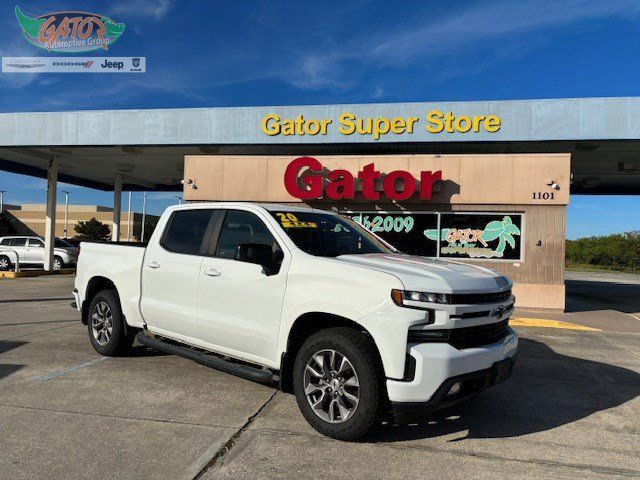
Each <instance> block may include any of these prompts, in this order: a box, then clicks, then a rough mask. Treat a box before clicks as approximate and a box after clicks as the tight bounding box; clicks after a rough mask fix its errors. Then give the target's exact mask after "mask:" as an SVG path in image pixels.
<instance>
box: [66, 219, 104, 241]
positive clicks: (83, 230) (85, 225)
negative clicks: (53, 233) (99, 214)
mask: <svg viewBox="0 0 640 480" xmlns="http://www.w3.org/2000/svg"><path fill="white" fill-rule="evenodd" d="M73 228H74V230H75V231H76V233H77V234H78V237H79V238H80V240H84V241H89V242H91V241H93V242H96V241H101V240H108V239H109V237H110V236H111V230H110V229H109V227H108V226H107V225H105V224H104V223H102V222H100V221H99V220H97V219H96V218H95V217H93V218H92V219H91V220H88V221H86V222H83V221H80V222H78V224H77V225H76V226H75V227H73Z"/></svg>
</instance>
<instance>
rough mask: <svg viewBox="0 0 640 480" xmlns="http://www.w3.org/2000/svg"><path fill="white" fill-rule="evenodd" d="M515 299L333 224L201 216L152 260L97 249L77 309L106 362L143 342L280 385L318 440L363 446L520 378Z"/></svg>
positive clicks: (160, 242)
mask: <svg viewBox="0 0 640 480" xmlns="http://www.w3.org/2000/svg"><path fill="white" fill-rule="evenodd" d="M511 286H512V284H511V281H510V280H509V279H508V278H506V277H504V276H503V275H500V274H498V273H496V272H494V271H493V270H489V269H486V268H482V267H478V266H471V265H467V264H462V263H455V262H445V261H439V260H434V259H430V258H426V257H418V256H410V255H404V254H402V253H400V252H398V251H396V250H395V249H394V248H393V247H391V246H390V245H388V244H387V243H386V242H384V241H383V240H381V239H380V238H379V237H377V236H376V235H374V234H372V233H370V232H369V231H368V230H365V229H364V228H363V227H361V226H359V225H357V224H356V223H354V222H352V221H351V220H350V219H347V218H344V217H342V216H339V215H337V214H334V213H330V212H326V211H323V210H313V209H309V208H300V207H291V206H282V205H257V204H249V203H196V204H189V205H181V206H175V207H171V208H169V209H167V211H165V212H164V214H163V215H162V217H161V218H160V221H159V223H158V225H157V228H156V230H155V232H154V233H153V235H152V236H151V239H150V241H149V244H148V246H147V247H146V248H144V247H136V246H131V245H120V244H100V243H83V244H82V249H81V253H80V257H79V261H78V269H77V275H76V279H75V289H74V295H75V298H76V305H77V308H78V310H80V312H81V313H82V322H83V323H85V324H87V326H88V333H89V338H90V340H91V343H92V344H93V346H94V348H95V349H96V350H97V351H98V352H99V353H100V354H102V355H118V354H123V353H125V352H126V351H127V349H129V348H130V347H131V345H132V344H133V342H134V339H135V338H137V339H138V341H139V342H140V343H142V344H144V345H147V346H150V347H153V348H156V349H159V350H164V351H167V352H171V353H174V354H177V355H182V356H184V357H187V358H190V359H193V360H195V361H197V362H199V363H202V364H205V365H209V366H212V367H214V368H217V369H220V370H223V371H225V372H228V373H232V374H235V375H239V376H242V377H245V378H249V379H252V380H255V381H258V382H263V383H274V384H275V382H279V386H280V388H282V389H283V390H284V391H289V392H293V393H295V396H296V400H297V402H298V405H299V407H300V410H301V411H302V414H303V415H304V417H305V418H306V420H307V421H308V422H309V423H310V424H311V425H312V426H313V427H314V428H315V429H316V430H318V431H319V432H321V433H323V434H325V435H328V436H331V437H334V438H339V439H343V440H353V439H357V438H359V437H361V436H362V435H364V434H365V433H366V432H367V431H369V430H370V429H371V428H372V426H373V425H374V424H375V423H376V421H379V420H380V419H381V418H383V417H384V416H385V415H389V414H390V415H392V417H389V416H387V417H386V418H390V419H391V420H392V421H393V420H394V421H396V422H398V423H405V422H407V421H413V420H415V419H416V418H419V416H421V415H422V416H424V415H425V414H426V413H427V412H430V411H433V410H436V409H439V408H443V407H446V406H449V405H452V404H454V403H457V402H460V401H463V400H466V399H468V398H471V397H472V396H474V395H476V394H477V393H479V392H480V391H481V390H483V389H485V388H487V387H489V386H491V385H494V384H496V383H498V382H501V381H503V380H504V379H506V378H507V377H508V376H509V375H510V374H511V369H512V366H513V364H514V362H515V358H516V353H517V344H518V340H517V336H516V333H515V332H514V331H513V330H512V329H511V328H510V327H509V325H508V319H509V316H510V314H511V311H512V309H513V304H514V297H513V296H512V294H511Z"/></svg>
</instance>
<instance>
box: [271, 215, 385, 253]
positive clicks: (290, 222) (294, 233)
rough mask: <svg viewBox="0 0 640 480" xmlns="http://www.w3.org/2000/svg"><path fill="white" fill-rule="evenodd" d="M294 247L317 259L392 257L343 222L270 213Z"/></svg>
mask: <svg viewBox="0 0 640 480" xmlns="http://www.w3.org/2000/svg"><path fill="white" fill-rule="evenodd" d="M271 215H273V217H274V218H275V219H276V220H277V221H278V223H280V226H282V228H283V230H284V231H285V232H286V234H287V235H288V236H289V237H290V238H291V240H293V243H295V244H296V246H297V247H298V248H299V249H301V250H303V251H305V252H307V253H310V254H311V255H316V256H318V257H337V256H338V255H356V254H364V253H393V252H394V250H392V249H391V248H389V247H388V246H387V245H385V244H384V243H383V242H381V241H380V240H379V239H378V238H376V237H375V236H374V235H372V234H371V232H369V231H368V230H365V229H364V228H362V227H361V226H360V225H358V224H356V223H355V222H353V221H351V220H349V219H347V218H342V217H338V216H336V215H330V214H328V213H316V212H308V213H307V212H271Z"/></svg>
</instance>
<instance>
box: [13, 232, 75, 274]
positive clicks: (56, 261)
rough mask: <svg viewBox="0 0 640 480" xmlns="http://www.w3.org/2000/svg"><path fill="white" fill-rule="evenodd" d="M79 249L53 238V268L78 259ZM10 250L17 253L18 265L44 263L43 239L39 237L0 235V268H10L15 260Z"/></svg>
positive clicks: (69, 264)
mask: <svg viewBox="0 0 640 480" xmlns="http://www.w3.org/2000/svg"><path fill="white" fill-rule="evenodd" d="M79 251H80V249H79V248H78V247H75V246H74V245H72V244H70V243H69V242H66V241H64V240H62V239H60V238H56V239H55V243H54V248H53V269H54V270H60V269H61V268H64V267H68V266H73V265H75V264H76V263H77V261H78V253H79ZM10 252H15V253H16V254H17V255H18V260H19V262H20V265H28V266H33V265H44V240H43V239H42V238H40V237H25V236H12V237H0V270H10V269H11V268H12V263H13V261H14V260H15V258H14V256H13V255H11V253H10Z"/></svg>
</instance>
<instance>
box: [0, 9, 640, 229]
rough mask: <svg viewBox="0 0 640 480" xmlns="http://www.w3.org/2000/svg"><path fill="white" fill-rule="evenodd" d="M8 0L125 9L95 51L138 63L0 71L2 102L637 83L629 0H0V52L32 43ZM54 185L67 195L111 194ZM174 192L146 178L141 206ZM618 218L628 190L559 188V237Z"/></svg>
mask: <svg viewBox="0 0 640 480" xmlns="http://www.w3.org/2000/svg"><path fill="white" fill-rule="evenodd" d="M16 4H17V5H19V6H20V7H21V9H22V11H23V12H24V13H25V14H27V15H29V16H32V17H35V16H38V15H42V14H44V13H50V12H55V11H60V10H80V11H89V12H94V13H99V14H101V15H105V16H109V17H110V18H112V19H113V20H114V21H115V22H122V23H125V24H126V30H125V32H124V34H123V35H122V37H121V38H120V39H119V40H118V42H117V43H116V44H115V45H113V46H112V47H111V48H110V50H109V52H108V55H113V56H145V57H147V73H145V74H108V75H100V74H6V73H0V111H3V112H13V111H58V110H85V109H109V108H177V107H217V106H255V105H303V104H325V103H378V102H404V101H409V102H411V101H425V102H426V101H465V100H509V99H532V98H559V97H603V96H606V97H609V96H637V95H640V82H638V78H640V60H639V59H638V52H639V51H640V1H638V0H616V1H602V0H599V1H591V0H566V1H562V2H558V1H557V0H556V1H549V0H530V1H521V0H510V1H496V0H494V1H447V2H441V1H429V0H422V1H415V2H412V1H403V2H381V1H365V0H352V1H350V2H331V1H325V2H313V3H311V2H278V1H264V2H259V1H247V2H214V1H206V2H205V1H202V0H200V1H196V0H193V1H192V0H148V1H145V0H111V1H108V2H106V1H93V2H92V1H74V0H59V1H37V0H30V1H28V2H27V1H24V0H23V1H20V0H15V1H14V2H6V1H5V2H2V5H1V6H0V55H2V56H38V55H43V51H42V50H40V49H38V48H36V47H34V46H31V45H30V44H28V43H27V42H26V40H25V39H24V38H23V37H22V35H21V30H20V27H19V25H18V22H17V21H16V18H15V15H14V7H15V5H16ZM82 55H85V54H82ZM86 55H91V54H86ZM95 55H98V56H100V55H103V53H101V52H98V53H95ZM44 189H45V182H44V180H40V179H34V178H30V177H24V176H20V175H13V174H8V173H3V172H0V190H7V193H6V194H5V202H7V203H14V204H20V203H33V202H43V201H44V195H45V193H44ZM62 190H69V191H71V192H72V193H71V195H70V197H69V198H70V202H71V203H76V204H81V203H82V204H100V205H112V203H113V197H112V195H109V194H108V193H104V192H96V191H93V190H89V189H85V188H80V187H76V186H73V185H61V186H60V189H59V192H61V191H62ZM175 195H176V194H175V193H154V194H149V209H150V211H151V212H153V213H159V212H161V211H162V209H164V208H165V207H166V206H167V205H168V204H171V203H175V202H176V201H177V200H176V199H175ZM58 199H59V202H63V201H64V194H60V193H59V194H58ZM141 201H142V200H141V194H140V193H136V194H134V197H133V207H134V209H136V210H139V209H140V208H141ZM126 204H127V199H126V198H125V199H124V202H123V205H125V206H126ZM595 219H597V221H595ZM628 230H640V198H638V197H624V196H607V197H604V196H602V197H600V196H598V197H596V196H572V198H571V204H570V206H569V208H568V218H567V236H568V237H569V238H576V237H581V236H587V235H594V234H607V233H611V232H620V231H628Z"/></svg>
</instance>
